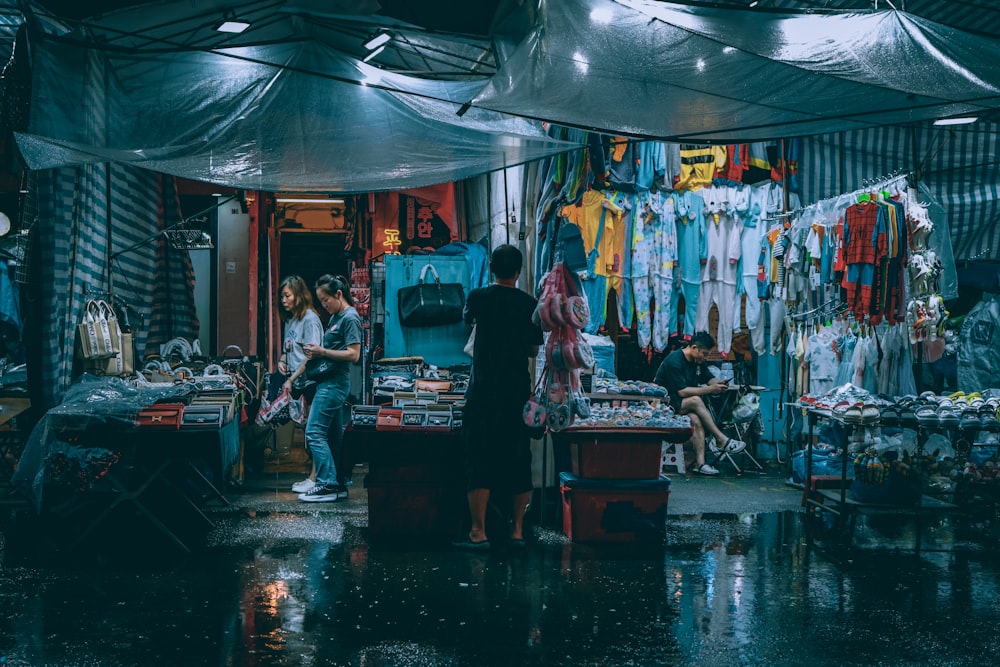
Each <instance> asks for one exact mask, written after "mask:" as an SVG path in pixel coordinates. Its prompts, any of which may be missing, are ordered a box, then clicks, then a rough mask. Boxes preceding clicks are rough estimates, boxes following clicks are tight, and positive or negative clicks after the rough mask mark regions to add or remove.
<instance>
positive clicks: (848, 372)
mask: <svg viewBox="0 0 1000 667" xmlns="http://www.w3.org/2000/svg"><path fill="white" fill-rule="evenodd" d="M857 342H858V337H857V336H855V335H854V332H853V331H850V330H848V331H845V332H844V333H843V334H841V335H840V337H838V338H837V354H838V356H839V357H840V363H839V364H838V366H837V374H836V375H835V376H834V378H833V384H834V386H836V387H839V386H841V385H845V384H847V383H848V382H852V381H853V379H854V346H855V345H856V344H857Z"/></svg>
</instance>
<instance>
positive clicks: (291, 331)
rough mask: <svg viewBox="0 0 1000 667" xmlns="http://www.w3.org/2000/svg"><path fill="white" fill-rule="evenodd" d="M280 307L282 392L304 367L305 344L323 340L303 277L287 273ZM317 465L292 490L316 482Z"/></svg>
mask: <svg viewBox="0 0 1000 667" xmlns="http://www.w3.org/2000/svg"><path fill="white" fill-rule="evenodd" d="M278 293H279V296H280V297H281V308H282V311H283V313H282V314H283V319H284V320H285V335H284V338H283V339H282V345H281V350H282V355H281V358H280V359H279V360H278V371H279V372H280V373H281V374H282V375H284V376H285V377H286V380H285V382H284V386H283V387H282V389H283V390H284V391H288V392H290V391H291V390H292V381H293V380H294V379H295V378H296V377H298V376H299V375H300V374H302V373H303V372H305V369H306V355H305V351H304V348H303V346H304V345H318V344H319V343H320V342H321V341H322V340H323V323H322V322H321V321H320V319H319V315H317V314H316V309H315V308H314V307H313V300H312V294H311V293H310V291H309V286H308V285H307V284H306V281H305V280H303V279H302V276H288V277H287V278H285V279H284V280H282V281H281V287H280V288H279V292H278ZM315 480H316V466H315V464H314V465H313V469H312V472H311V473H310V474H309V476H308V477H306V478H305V479H304V480H302V481H301V482H296V483H295V484H293V485H292V491H294V492H295V493H305V492H306V491H308V490H310V489H311V488H312V487H313V486H315V485H316V481H315Z"/></svg>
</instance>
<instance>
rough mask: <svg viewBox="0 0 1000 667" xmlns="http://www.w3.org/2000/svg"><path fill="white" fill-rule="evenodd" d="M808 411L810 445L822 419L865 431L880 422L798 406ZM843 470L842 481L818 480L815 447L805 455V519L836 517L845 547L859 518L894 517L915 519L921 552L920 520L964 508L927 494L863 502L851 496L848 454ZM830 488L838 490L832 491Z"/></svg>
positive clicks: (836, 527)
mask: <svg viewBox="0 0 1000 667" xmlns="http://www.w3.org/2000/svg"><path fill="white" fill-rule="evenodd" d="M798 407H801V408H802V409H803V410H805V412H806V418H807V421H808V439H807V442H809V443H812V442H813V434H814V432H815V427H816V423H817V422H818V421H819V420H820V419H830V420H833V421H836V422H839V423H841V424H843V425H845V426H847V427H852V428H859V427H860V428H863V427H871V426H875V425H877V422H871V421H867V422H856V421H854V420H853V419H850V418H849V417H845V415H843V414H842V413H838V412H836V411H832V410H828V409H823V408H817V407H814V406H803V405H799V406H798ZM841 459H842V464H841V465H842V470H841V475H840V477H839V479H837V478H830V477H829V476H822V477H817V476H814V475H813V474H812V447H809V448H808V449H807V452H806V477H805V479H806V484H805V489H804V491H803V498H804V504H805V505H806V510H807V512H806V517H807V518H818V517H819V515H821V514H824V513H826V514H829V515H832V517H833V519H834V520H833V528H834V531H835V533H836V534H837V535H839V537H840V538H841V539H842V541H843V545H844V546H845V547H846V548H850V547H851V546H852V544H853V538H854V532H855V528H856V524H857V518H858V517H859V516H878V515H883V516H884V515H891V516H897V517H900V518H914V519H916V521H915V529H914V545H913V548H914V551H915V552H917V553H919V552H920V551H921V526H922V521H921V519H922V518H924V517H927V516H936V515H940V514H942V513H953V512H957V511H959V510H960V509H961V508H960V507H959V506H958V505H955V504H953V503H949V502H945V501H943V500H940V499H937V498H934V497H932V496H928V495H920V496H918V497H916V498H915V499H914V502H908V503H902V502H893V501H892V499H888V500H887V501H886V502H863V501H861V500H858V499H855V498H853V497H852V496H851V495H849V487H850V486H851V482H850V481H849V480H848V477H847V465H848V459H851V460H853V457H852V456H849V455H847V454H846V453H845V455H844V456H841ZM831 486H833V487H836V488H830V487H831Z"/></svg>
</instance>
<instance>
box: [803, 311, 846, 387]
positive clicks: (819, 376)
mask: <svg viewBox="0 0 1000 667" xmlns="http://www.w3.org/2000/svg"><path fill="white" fill-rule="evenodd" d="M836 339H837V337H836V336H834V335H833V332H832V331H831V330H830V329H829V327H823V328H822V329H820V331H819V333H814V334H813V335H811V336H810V337H809V343H808V345H807V352H806V357H805V359H806V363H808V364H809V393H810V394H812V395H813V396H822V395H824V394H826V393H828V392H830V391H831V390H832V389H833V388H834V387H835V386H837V385H835V384H834V380H835V379H836V377H837V368H838V366H839V362H838V360H837V353H836V352H835V351H834V342H835V341H836Z"/></svg>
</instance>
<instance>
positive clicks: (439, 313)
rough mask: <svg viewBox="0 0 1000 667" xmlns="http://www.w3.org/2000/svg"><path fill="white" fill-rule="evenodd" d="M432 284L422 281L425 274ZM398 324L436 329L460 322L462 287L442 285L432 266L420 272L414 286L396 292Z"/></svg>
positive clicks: (462, 297)
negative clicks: (429, 273)
mask: <svg viewBox="0 0 1000 667" xmlns="http://www.w3.org/2000/svg"><path fill="white" fill-rule="evenodd" d="M428 271H430V272H431V274H433V276H434V282H426V278H427V272H428ZM398 298H399V321H400V323H401V324H402V325H403V326H406V327H436V326H441V325H443V324H452V323H454V322H461V321H462V310H463V309H464V308H465V288H464V287H463V286H462V284H461V283H442V282H441V278H440V277H439V276H438V273H437V270H436V269H435V268H434V265H433V264H428V265H426V266H425V267H424V268H423V269H422V270H421V271H420V280H419V282H418V283H417V284H416V285H410V286H408V287H401V288H400V289H399V297H398Z"/></svg>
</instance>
